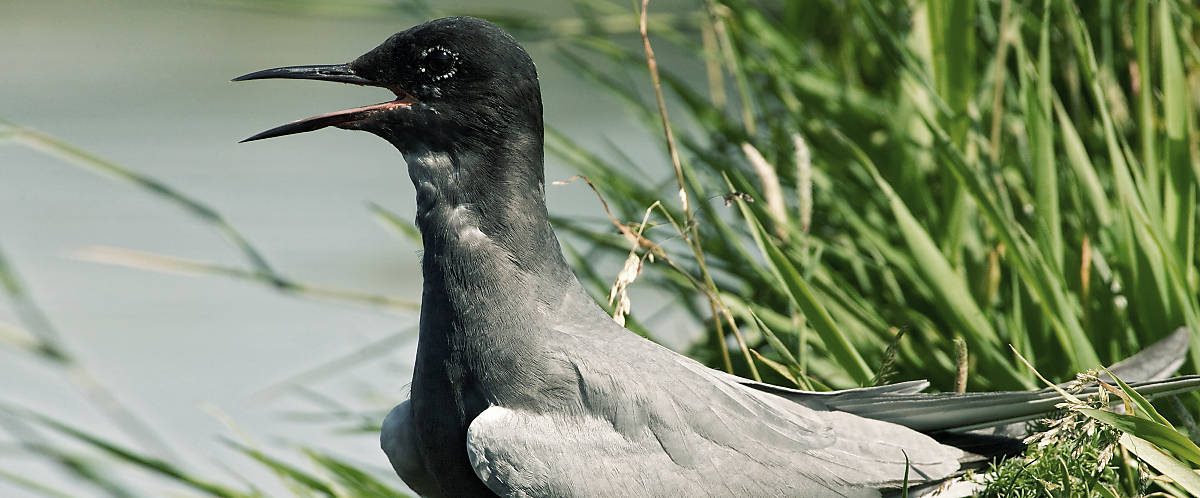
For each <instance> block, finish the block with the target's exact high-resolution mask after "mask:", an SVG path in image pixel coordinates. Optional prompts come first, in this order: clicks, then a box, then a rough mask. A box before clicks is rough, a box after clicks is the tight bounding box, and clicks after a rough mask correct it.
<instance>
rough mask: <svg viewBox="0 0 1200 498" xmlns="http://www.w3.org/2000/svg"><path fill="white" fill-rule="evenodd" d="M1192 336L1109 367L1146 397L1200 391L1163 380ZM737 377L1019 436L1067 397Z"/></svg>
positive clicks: (946, 427) (785, 392)
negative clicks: (838, 386) (821, 387)
mask: <svg viewBox="0 0 1200 498" xmlns="http://www.w3.org/2000/svg"><path fill="white" fill-rule="evenodd" d="M1190 339H1191V333H1190V332H1189V331H1188V329H1186V328H1180V329H1178V330H1176V331H1175V332H1173V333H1172V334H1171V335H1169V336H1167V337H1166V338H1164V339H1161V340H1159V341H1158V342H1156V343H1154V344H1152V345H1150V346H1148V347H1146V348H1145V349H1143V350H1142V351H1140V352H1138V353H1137V354H1135V355H1133V356H1131V357H1129V358H1126V359H1125V360H1122V361H1120V362H1118V363H1116V364H1113V365H1112V366H1111V367H1109V370H1110V371H1111V372H1112V373H1113V374H1114V375H1116V376H1117V377H1119V378H1120V379H1121V380H1123V381H1126V382H1128V383H1129V384H1130V385H1131V386H1132V387H1134V388H1135V389H1137V391H1138V392H1140V393H1142V394H1143V395H1145V396H1147V397H1158V396H1168V395H1172V394H1178V393H1182V392H1186V391H1192V390H1196V389H1197V388H1198V387H1200V376H1182V377H1175V378H1170V379H1164V377H1166V376H1168V375H1170V374H1171V373H1173V372H1174V371H1175V370H1177V369H1178V368H1179V366H1180V365H1182V364H1183V361H1184V357H1185V356H1186V354H1187V350H1188V344H1189V342H1190ZM726 375H727V374H726ZM731 377H732V376H731ZM733 378H737V377H733ZM737 379H739V380H740V382H742V383H743V384H746V385H749V386H751V387H753V388H755V389H759V390H762V391H765V392H770V393H772V394H776V395H779V396H783V397H785V398H788V399H790V400H792V401H794V402H796V403H799V404H802V405H804V406H807V407H809V408H812V409H814V410H838V411H846V412H850V413H854V414H857V415H861V416H863V417H868V418H873V419H878V420H886V421H889V422H894V423H897V424H901V425H904V426H906V427H911V428H913V429H917V430H920V431H951V432H964V431H974V430H979V429H988V428H1000V429H1001V430H1000V431H999V432H1000V433H1003V434H1007V435H1010V436H1014V437H1020V436H1021V435H1022V434H1021V433H1022V430H1021V429H1023V427H1024V424H1023V422H1026V421H1028V420H1032V419H1034V418H1037V417H1039V416H1042V415H1044V414H1046V413H1048V412H1050V411H1053V410H1054V409H1055V407H1056V405H1058V404H1059V403H1060V402H1062V397H1061V396H1060V395H1059V394H1058V392H1057V391H1055V390H1053V389H1050V388H1046V389H1041V390H1038V391H1015V392H992V393H966V394H954V393H932V394H931V393H922V392H920V391H921V390H923V389H924V388H925V387H927V386H928V383H926V382H924V381H912V382H904V383H900V384H893V385H889V386H879V387H867V388H861V389H848V390H844V391H832V392H811V391H798V390H794V389H787V388H783V387H778V386H771V385H767V384H760V383H756V382H753V381H750V380H746V379H740V378H737ZM1063 386H1065V384H1063ZM1096 389H1097V387H1096V386H1095V385H1092V386H1088V387H1085V388H1084V390H1083V391H1082V393H1080V395H1081V396H1087V395H1090V394H1093V393H1095V392H1096ZM1014 424H1015V425H1014Z"/></svg>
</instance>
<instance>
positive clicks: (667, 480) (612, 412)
mask: <svg viewBox="0 0 1200 498" xmlns="http://www.w3.org/2000/svg"><path fill="white" fill-rule="evenodd" d="M626 337H628V339H627V338H626ZM560 339H561V340H562V341H564V343H562V344H560V345H559V346H560V347H562V349H561V350H562V351H567V352H569V353H568V355H567V356H566V357H565V358H563V359H562V362H563V366H564V368H567V369H570V370H572V371H573V373H574V375H575V377H576V381H577V382H576V384H577V386H578V398H577V401H575V402H574V405H572V406H567V407H559V408H558V409H553V410H539V411H537V412H534V411H526V410H521V409H515V408H508V407H502V406H493V407H491V408H488V409H487V410H485V411H484V412H483V413H482V414H480V415H479V416H478V417H476V419H475V420H474V421H472V423H471V425H470V428H469V430H468V435H467V453H468V456H469V458H470V460H471V463H472V466H473V467H474V469H475V472H476V474H477V475H478V476H479V477H480V478H481V479H482V480H483V481H484V482H485V483H487V485H488V487H489V488H490V489H491V490H492V491H494V492H496V493H497V494H499V495H501V496H629V495H630V493H633V494H636V495H651V496H668V495H691V496H739V495H740V496H789V497H793V496H794V497H803V496H878V495H879V491H878V488H881V487H892V486H896V485H898V484H899V483H900V482H901V481H902V480H903V479H904V476H905V470H906V465H909V464H910V465H911V467H910V475H909V478H910V480H911V481H912V482H922V481H927V480H938V479H942V478H945V477H947V476H949V475H951V474H953V473H954V472H955V471H957V470H958V459H959V458H961V457H962V456H963V453H962V452H961V451H960V450H958V449H956V448H952V447H948V446H943V445H941V444H939V443H937V442H936V441H934V440H933V439H931V438H929V437H927V436H925V435H923V434H920V433H919V432H916V431H913V430H911V429H907V428H905V427H902V426H898V425H895V424H891V423H887V422H881V421H877V420H868V419H864V418H861V417H858V416H855V415H853V414H849V413H839V412H825V413H818V412H816V411H814V410H811V409H809V408H807V407H804V406H802V405H799V404H796V403H792V402H791V401H789V400H786V399H783V398H780V397H778V396H774V395H771V394H767V393H764V392H760V391H757V390H754V389H751V388H748V387H745V386H742V385H740V384H738V383H736V382H731V381H728V380H727V379H725V378H723V377H722V376H721V375H719V373H718V372H715V371H713V370H711V369H708V368H707V367H704V366H703V365H700V364H699V363H696V362H694V361H692V360H690V359H688V358H686V357H682V356H679V355H677V354H675V353H673V352H671V351H669V350H666V349H665V348H662V347H661V346H658V345H656V344H653V343H650V342H649V341H645V340H644V339H641V338H640V337H637V336H634V335H632V334H628V335H627V336H616V335H614V336H611V337H609V338H608V339H609V340H608V341H607V342H605V343H604V344H603V345H601V344H598V343H597V342H596V341H595V340H592V339H590V338H588V337H580V336H572V335H570V334H568V335H566V336H563V337H562V338H560ZM597 349H599V350H600V351H597ZM614 359H619V360H614Z"/></svg>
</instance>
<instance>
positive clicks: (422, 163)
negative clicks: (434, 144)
mask: <svg viewBox="0 0 1200 498" xmlns="http://www.w3.org/2000/svg"><path fill="white" fill-rule="evenodd" d="M411 165H415V166H416V168H409V174H411V175H413V176H414V177H415V178H414V179H416V180H423V181H434V180H436V181H435V182H434V183H445V184H447V185H453V184H454V181H455V179H456V175H455V174H454V173H455V171H454V161H451V160H450V154H447V153H445V152H433V151H425V152H421V153H419V154H417V155H416V157H415V158H413V160H412V161H411Z"/></svg>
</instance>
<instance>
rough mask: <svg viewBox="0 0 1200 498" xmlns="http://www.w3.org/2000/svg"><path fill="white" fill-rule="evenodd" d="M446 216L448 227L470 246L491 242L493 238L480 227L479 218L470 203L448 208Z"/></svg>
mask: <svg viewBox="0 0 1200 498" xmlns="http://www.w3.org/2000/svg"><path fill="white" fill-rule="evenodd" d="M448 211H449V214H447V216H446V222H447V224H448V226H447V228H449V229H450V231H452V232H454V233H455V234H457V235H458V240H459V241H460V242H462V243H464V244H466V245H467V246H470V247H479V246H482V245H484V244H490V243H491V241H492V239H490V238H488V236H487V234H485V233H483V231H482V230H480V229H479V218H478V216H477V215H476V214H475V213H474V212H473V211H471V208H470V205H469V204H459V205H457V206H454V208H452V209H448Z"/></svg>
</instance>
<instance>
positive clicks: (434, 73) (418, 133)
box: [234, 17, 542, 153]
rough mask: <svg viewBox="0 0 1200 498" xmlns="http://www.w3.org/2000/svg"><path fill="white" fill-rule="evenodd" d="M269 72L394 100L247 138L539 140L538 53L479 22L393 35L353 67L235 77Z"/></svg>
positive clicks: (439, 147)
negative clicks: (344, 135) (349, 135)
mask: <svg viewBox="0 0 1200 498" xmlns="http://www.w3.org/2000/svg"><path fill="white" fill-rule="evenodd" d="M266 78H288V79H313V80H324V81H336V82H342V83H351V84H356V85H366V86H377V87H381V88H387V89H389V90H391V91H392V92H393V93H394V94H395V95H396V99H395V100H392V101H389V102H384V103H381V104H375V105H370V106H364V107H357V108H354V109H346V110H343V111H337V112H332V113H328V114H322V115H319V116H314V117H311V118H307V119H302V120H299V121H295V122H292V123H288V124H285V125H282V126H279V127H276V128H273V129H271V130H267V131H265V132H262V133H259V134H258V135H255V136H252V137H250V138H247V139H246V140H244V141H251V140H260V139H264V138H273V137H278V136H283V135H290V134H293V133H301V132H306V131H313V130H317V129H320V128H325V127H327V126H335V127H338V128H344V129H352V130H364V131H369V132H371V133H374V134H376V135H379V136H380V137H383V138H384V139H386V140H388V141H389V142H391V143H392V144H393V145H395V146H396V147H397V148H399V149H400V150H401V151H402V152H405V153H410V152H415V151H424V150H433V151H444V152H450V151H453V150H456V149H464V148H465V149H474V150H485V149H487V148H489V147H496V146H498V145H499V144H500V143H502V142H503V141H505V140H509V141H511V140H512V139H513V138H520V136H521V135H524V136H530V135H536V137H537V139H538V140H537V141H538V142H539V143H540V138H541V133H542V103H541V94H540V90H539V87H538V80H537V70H536V68H535V67H534V64H533V60H532V59H530V58H529V54H527V53H526V52H525V50H524V49H522V48H521V46H520V45H519V44H517V41H516V40H514V39H513V38H512V36H510V35H509V34H508V33H505V32H504V31H503V30H501V29H500V28H499V27H497V26H496V25H494V24H492V23H489V22H487V21H484V20H482V19H475V18H470V17H450V18H445V19H437V20H434V21H430V22H427V23H425V24H422V25H419V26H415V27H413V28H410V29H408V30H405V31H402V32H399V33H396V34H395V35H393V36H392V37H391V38H388V39H387V41H385V42H383V43H382V44H381V45H379V46H378V47H376V48H375V49H374V50H371V51H370V52H367V53H366V54H363V55H362V56H361V57H359V58H357V59H355V60H353V61H351V62H349V63H346V64H335V65H323V66H291V67H281V68H275V69H266V70H263V71H258V72H254V73H250V74H247V75H244V76H240V77H238V78H235V79H234V81H243V80H252V79H266ZM514 135H515V136H514Z"/></svg>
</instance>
